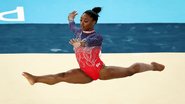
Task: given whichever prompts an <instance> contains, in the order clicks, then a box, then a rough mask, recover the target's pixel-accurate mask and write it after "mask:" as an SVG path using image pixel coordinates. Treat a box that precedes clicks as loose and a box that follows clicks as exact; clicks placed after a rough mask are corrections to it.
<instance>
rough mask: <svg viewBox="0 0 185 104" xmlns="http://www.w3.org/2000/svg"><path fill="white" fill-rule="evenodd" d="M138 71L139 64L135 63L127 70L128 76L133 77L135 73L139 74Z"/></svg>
mask: <svg viewBox="0 0 185 104" xmlns="http://www.w3.org/2000/svg"><path fill="white" fill-rule="evenodd" d="M139 70H140V64H139V63H135V64H133V65H131V66H130V67H129V68H128V71H127V73H128V76H132V75H134V74H135V73H137V72H139Z"/></svg>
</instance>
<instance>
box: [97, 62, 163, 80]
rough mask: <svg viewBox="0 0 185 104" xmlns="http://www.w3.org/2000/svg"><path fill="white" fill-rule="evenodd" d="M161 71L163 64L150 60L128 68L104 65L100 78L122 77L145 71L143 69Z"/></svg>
mask: <svg viewBox="0 0 185 104" xmlns="http://www.w3.org/2000/svg"><path fill="white" fill-rule="evenodd" d="M150 70H152V71H162V70H164V65H162V64H158V63H156V62H152V63H151V64H145V63H135V64H133V65H131V66H130V67H128V68H124V67H117V66H105V67H104V68H103V69H101V71H100V79H101V80H108V79H114V78H123V77H127V76H131V75H133V74H135V73H140V72H145V71H150Z"/></svg>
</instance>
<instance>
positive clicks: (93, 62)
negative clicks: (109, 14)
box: [69, 21, 104, 80]
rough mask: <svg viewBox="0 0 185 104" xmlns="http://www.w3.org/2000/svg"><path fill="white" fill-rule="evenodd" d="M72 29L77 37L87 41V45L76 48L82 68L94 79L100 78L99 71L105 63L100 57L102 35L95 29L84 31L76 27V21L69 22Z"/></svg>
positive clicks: (77, 57)
mask: <svg viewBox="0 0 185 104" xmlns="http://www.w3.org/2000/svg"><path fill="white" fill-rule="evenodd" d="M69 26H70V29H71V30H72V31H73V33H74V34H75V38H77V39H80V40H83V41H85V44H86V45H85V47H78V48H74V51H75V55H76V59H77V61H78V64H79V66H80V69H81V70H82V71H83V72H84V73H86V74H87V75H88V76H89V77H91V78H92V79H93V80H97V79H98V78H99V72H100V70H101V69H102V67H103V66H104V63H103V62H102V61H101V59H100V58H99V53H100V52H101V45H102V40H103V38H102V36H101V35H99V34H97V33H96V32H95V31H90V32H84V31H82V30H81V29H80V28H77V27H75V22H74V21H70V22H69Z"/></svg>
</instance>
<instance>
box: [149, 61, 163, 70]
mask: <svg viewBox="0 0 185 104" xmlns="http://www.w3.org/2000/svg"><path fill="white" fill-rule="evenodd" d="M151 64H152V65H153V66H154V69H153V71H163V70H164V68H165V66H164V65H162V64H159V63H156V62H152V63H151Z"/></svg>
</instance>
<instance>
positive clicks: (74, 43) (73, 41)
mask: <svg viewBox="0 0 185 104" xmlns="http://www.w3.org/2000/svg"><path fill="white" fill-rule="evenodd" d="M69 43H70V44H71V45H72V46H73V47H74V48H78V47H80V46H81V41H80V40H79V39H71V40H70V41H69Z"/></svg>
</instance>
